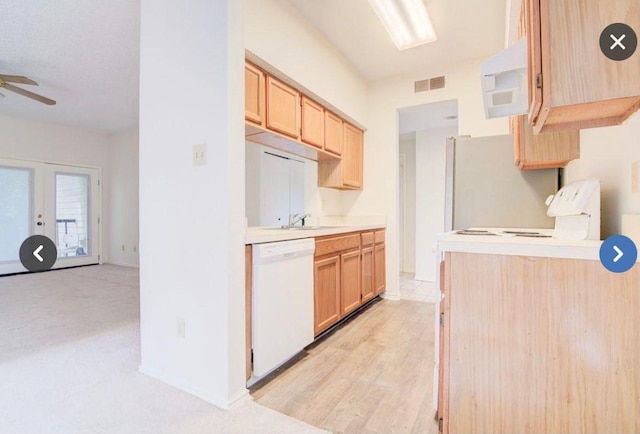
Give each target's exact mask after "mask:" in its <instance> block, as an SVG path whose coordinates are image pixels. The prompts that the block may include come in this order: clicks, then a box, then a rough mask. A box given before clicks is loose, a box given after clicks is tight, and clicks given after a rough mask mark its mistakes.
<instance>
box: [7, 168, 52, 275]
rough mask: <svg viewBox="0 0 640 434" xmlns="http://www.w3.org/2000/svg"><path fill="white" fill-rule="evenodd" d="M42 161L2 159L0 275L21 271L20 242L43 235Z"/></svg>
mask: <svg viewBox="0 0 640 434" xmlns="http://www.w3.org/2000/svg"><path fill="white" fill-rule="evenodd" d="M42 167H43V166H42V164H40V163H35V162H31V161H21V160H8V159H1V158H0V275H3V274H9V273H20V272H23V271H26V269H25V268H24V267H23V266H22V264H21V263H20V254H19V251H20V245H21V244H22V242H23V241H24V240H25V238H27V237H29V236H31V235H43V234H44V220H43V217H44V216H43V214H44V209H43V207H44V202H43V199H42V189H41V188H38V186H39V185H42V182H43V172H42Z"/></svg>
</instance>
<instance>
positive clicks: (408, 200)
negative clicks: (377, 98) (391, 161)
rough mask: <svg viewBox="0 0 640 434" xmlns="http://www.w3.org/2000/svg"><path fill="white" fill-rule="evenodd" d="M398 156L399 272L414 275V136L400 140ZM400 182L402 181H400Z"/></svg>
mask: <svg viewBox="0 0 640 434" xmlns="http://www.w3.org/2000/svg"><path fill="white" fill-rule="evenodd" d="M400 154H403V155H404V158H405V168H404V185H405V191H404V203H405V206H404V221H401V222H400V224H401V225H403V228H402V229H403V230H402V233H403V240H402V256H403V258H404V266H403V267H401V270H400V271H403V272H406V273H415V271H416V136H415V133H414V134H407V135H404V136H402V137H401V138H400ZM400 182H402V180H401V181H400Z"/></svg>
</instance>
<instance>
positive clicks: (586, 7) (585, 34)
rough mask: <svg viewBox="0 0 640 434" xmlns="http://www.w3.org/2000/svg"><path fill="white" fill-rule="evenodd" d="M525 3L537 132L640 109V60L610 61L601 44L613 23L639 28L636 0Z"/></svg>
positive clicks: (609, 120)
mask: <svg viewBox="0 0 640 434" xmlns="http://www.w3.org/2000/svg"><path fill="white" fill-rule="evenodd" d="M525 5H526V6H527V7H526V10H527V11H528V13H529V17H528V19H527V20H526V22H527V23H528V26H527V28H526V32H527V36H528V37H530V42H529V44H530V46H529V55H530V56H531V59H529V67H530V71H531V72H530V73H531V75H530V77H529V80H530V95H529V98H530V102H531V107H530V113H529V118H530V119H531V120H533V121H534V122H535V123H534V131H535V132H536V133H540V132H552V131H566V130H576V129H582V128H591V127H600V126H605V125H617V124H619V123H621V122H623V121H624V120H625V119H627V118H628V117H629V116H630V115H631V114H632V113H634V112H635V111H637V110H638V108H639V107H640V62H638V61H637V60H634V58H633V57H631V58H629V59H627V60H624V61H614V60H610V59H609V58H607V57H606V56H604V55H603V54H602V52H601V50H600V45H599V43H598V41H599V38H600V33H601V32H602V30H603V29H604V28H605V27H606V26H608V25H609V24H611V23H625V24H627V25H629V26H630V27H631V28H634V29H639V28H640V10H639V8H640V6H639V5H638V2H637V0H617V1H615V2H611V1H609V0H591V1H584V2H557V1H551V0H527V1H526V2H525ZM538 31H539V39H538ZM537 44H539V48H538V47H537ZM576 53H580V55H579V56H576Z"/></svg>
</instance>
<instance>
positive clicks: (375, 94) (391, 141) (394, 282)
mask: <svg viewBox="0 0 640 434" xmlns="http://www.w3.org/2000/svg"><path fill="white" fill-rule="evenodd" d="M482 60H483V59H478V60H477V61H475V62H469V63H464V64H459V65H453V66H451V67H449V68H448V69H439V68H436V67H434V69H433V70H429V71H427V70H425V71H423V72H422V73H420V74H414V75H410V76H402V77H395V78H392V79H388V80H382V81H379V82H376V83H373V84H372V85H371V89H370V92H369V102H368V108H369V111H368V115H367V121H368V125H369V130H368V131H367V134H366V140H365V151H364V185H365V188H364V191H362V193H353V192H345V193H344V195H343V197H342V201H343V204H342V207H343V209H344V210H345V212H348V213H350V214H352V215H372V214H378V215H379V214H386V215H387V296H388V297H391V298H395V297H399V295H400V293H399V277H398V276H399V273H398V251H399V250H398V249H399V245H398V184H397V182H396V180H397V179H398V109H399V108H403V107H410V106H415V105H420V104H426V103H430V102H436V101H447V100H451V99H457V100H458V121H459V123H458V128H459V134H471V135H474V136H491V135H495V134H507V133H508V129H509V128H508V127H509V126H508V120H507V119H506V118H505V119H492V120H486V119H484V110H483V106H482V92H481V88H480V63H481V61H482ZM438 75H445V76H446V86H445V88H444V89H439V90H434V91H430V92H422V93H418V94H415V93H414V86H413V83H414V81H416V80H420V79H424V78H427V77H433V76H438ZM416 260H418V258H416Z"/></svg>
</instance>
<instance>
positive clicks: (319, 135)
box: [300, 96, 325, 149]
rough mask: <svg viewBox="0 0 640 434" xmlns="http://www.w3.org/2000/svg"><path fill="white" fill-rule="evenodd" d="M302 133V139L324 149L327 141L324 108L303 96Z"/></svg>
mask: <svg viewBox="0 0 640 434" xmlns="http://www.w3.org/2000/svg"><path fill="white" fill-rule="evenodd" d="M301 107H302V112H301V127H302V129H301V134H300V140H302V141H303V142H304V143H308V144H309V145H311V146H315V147H316V148H319V149H322V147H323V146H324V142H325V138H324V135H325V128H324V120H325V116H324V108H322V106H321V105H320V104H317V103H315V102H313V101H312V100H310V99H309V98H307V97H306V96H303V97H302V99H301Z"/></svg>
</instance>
